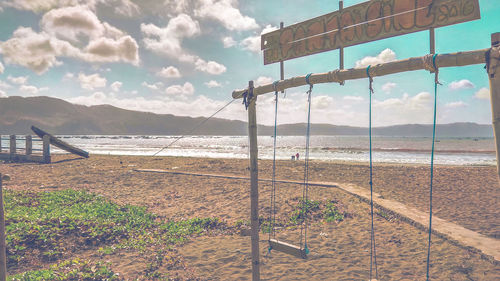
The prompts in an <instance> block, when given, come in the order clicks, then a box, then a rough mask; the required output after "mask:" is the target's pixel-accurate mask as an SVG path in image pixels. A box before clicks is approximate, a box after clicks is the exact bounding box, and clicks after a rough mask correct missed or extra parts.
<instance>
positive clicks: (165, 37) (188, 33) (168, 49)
mask: <svg viewBox="0 0 500 281" xmlns="http://www.w3.org/2000/svg"><path fill="white" fill-rule="evenodd" d="M141 31H142V33H143V35H144V39H143V43H144V46H145V47H146V48H147V49H149V50H151V51H153V52H155V53H158V54H163V55H167V56H171V57H177V56H179V55H180V54H184V50H183V49H182V47H181V43H182V40H183V39H184V38H190V37H193V36H195V35H198V34H200V24H199V23H198V21H195V20H193V19H192V18H191V17H190V16H189V15H186V14H180V15H178V16H176V17H175V18H172V19H171V20H170V21H169V22H168V24H167V26H166V27H164V28H161V27H158V26H156V25H154V24H152V23H150V24H144V23H142V24H141Z"/></svg>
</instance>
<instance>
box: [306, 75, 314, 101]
mask: <svg viewBox="0 0 500 281" xmlns="http://www.w3.org/2000/svg"><path fill="white" fill-rule="evenodd" d="M311 75H312V73H309V74H307V75H306V83H307V84H309V90H308V91H307V92H306V93H307V94H308V95H309V96H308V101H309V102H311V93H312V90H313V84H311V81H310V80H309V78H311Z"/></svg>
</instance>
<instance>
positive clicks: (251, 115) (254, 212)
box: [248, 81, 260, 281]
mask: <svg viewBox="0 0 500 281" xmlns="http://www.w3.org/2000/svg"><path fill="white" fill-rule="evenodd" d="M256 101H257V96H254V95H253V81H250V82H248V103H249V105H248V138H249V143H250V144H249V145H250V225H251V232H252V234H251V239H252V280H253V281H258V280H260V268H259V263H260V262H259V182H258V181H259V167H258V162H257V161H258V155H259V152H258V147H257V109H256Z"/></svg>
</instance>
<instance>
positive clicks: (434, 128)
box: [427, 54, 441, 281]
mask: <svg viewBox="0 0 500 281" xmlns="http://www.w3.org/2000/svg"><path fill="white" fill-rule="evenodd" d="M436 57H437V54H434V56H433V57H432V66H433V68H434V74H435V78H434V116H433V123H432V124H433V125H432V148H431V178H430V190H429V243H428V246H427V281H429V280H430V274H429V270H430V263H431V233H432V182H433V179H434V144H435V140H436V112H437V89H438V85H441V83H439V80H438V78H439V69H438V68H437V66H436Z"/></svg>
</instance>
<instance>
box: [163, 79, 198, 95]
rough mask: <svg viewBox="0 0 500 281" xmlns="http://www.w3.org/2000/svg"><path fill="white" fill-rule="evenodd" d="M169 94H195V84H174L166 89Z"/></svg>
mask: <svg viewBox="0 0 500 281" xmlns="http://www.w3.org/2000/svg"><path fill="white" fill-rule="evenodd" d="M165 93H166V94H167V95H187V96H190V95H192V94H194V87H193V84H191V83H189V82H186V83H184V85H173V86H170V87H168V88H167V89H166V90H165Z"/></svg>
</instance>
